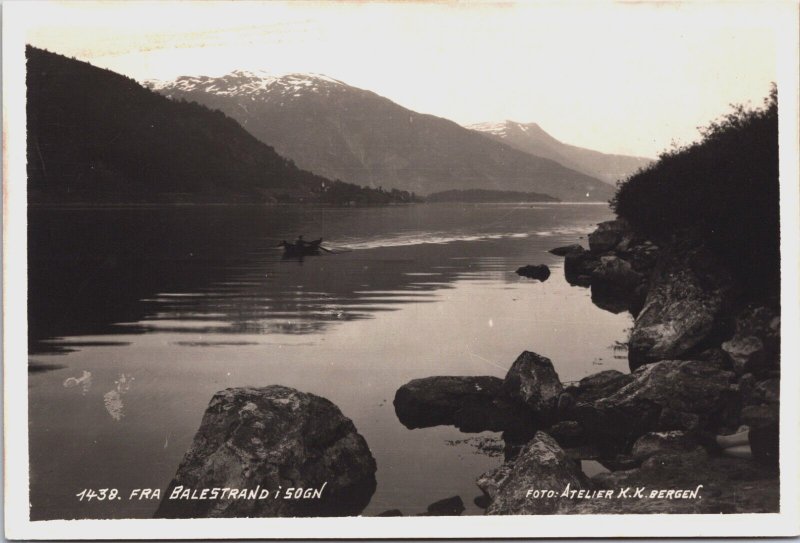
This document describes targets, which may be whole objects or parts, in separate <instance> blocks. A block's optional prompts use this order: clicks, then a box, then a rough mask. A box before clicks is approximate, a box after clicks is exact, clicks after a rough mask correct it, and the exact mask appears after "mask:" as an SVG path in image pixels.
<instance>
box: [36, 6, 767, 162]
mask: <svg viewBox="0 0 800 543" xmlns="http://www.w3.org/2000/svg"><path fill="white" fill-rule="evenodd" d="M775 6H776V4H771V3H768V2H724V3H723V2H700V1H698V2H686V3H683V2H626V3H611V2H557V3H556V2H552V3H551V2H521V3H514V2H509V3H498V2H443V3H408V2H405V3H400V2H356V3H345V2H337V3H334V2H327V3H323V2H287V3H283V2H264V3H262V2H188V1H185V2H177V3H170V2H130V1H127V2H103V3H95V2H55V3H47V4H40V5H39V7H38V8H37V10H36V12H35V13H36V16H35V17H34V18H33V20H32V21H30V26H29V27H28V31H27V40H28V42H29V43H31V44H32V45H36V46H39V47H45V48H47V49H49V50H51V51H55V52H57V53H61V54H65V55H68V56H75V57H77V58H79V59H81V60H86V61H89V62H91V63H92V64H94V65H96V66H102V67H105V68H109V69H111V70H114V71H116V72H120V73H123V74H125V75H128V76H130V77H133V78H134V79H137V80H139V81H144V80H147V79H172V78H174V77H177V76H179V75H209V76H219V75H223V74H225V73H228V72H230V71H232V70H235V69H246V70H265V71H267V72H271V73H275V74H281V73H290V72H314V73H321V74H325V75H328V76H331V77H334V78H336V79H339V80H341V81H343V82H345V83H348V84H350V85H353V86H356V87H360V88H364V89H369V90H371V91H374V92H376V93H378V94H380V95H382V96H385V97H387V98H389V99H391V100H393V101H395V102H397V103H399V104H400V105H402V106H405V107H407V108H409V109H412V110H415V111H418V112H421V113H430V114H433V115H437V116H440V117H445V118H448V119H451V120H453V121H455V122H457V123H460V124H471V123H477V122H485V121H502V120H505V119H510V120H514V121H519V122H536V123H538V124H539V125H540V126H541V127H542V128H544V129H545V130H546V131H547V132H549V133H550V134H551V135H553V136H554V137H556V138H558V139H560V140H562V141H565V142H567V143H571V144H574V145H579V146H582V147H588V148H591V149H597V150H600V151H604V152H613V153H622V154H633V155H640V156H648V157H655V156H657V154H658V153H659V152H661V151H663V150H665V149H668V148H669V147H670V146H671V145H672V144H673V143H677V144H680V143H689V142H691V141H695V140H696V139H698V137H699V135H698V132H697V127H699V126H703V125H705V124H707V123H708V122H709V121H711V120H712V119H715V118H717V117H719V116H720V115H722V114H724V113H726V112H727V111H729V110H730V108H729V104H731V103H745V104H746V103H752V104H753V105H760V104H761V102H762V99H763V98H764V97H765V96H766V95H767V93H768V92H769V86H770V82H772V81H775V80H776V60H775V57H776V41H775V40H776V38H775V29H774V27H773V24H774V21H775V13H776V12H775V10H776V9H777V7H775Z"/></svg>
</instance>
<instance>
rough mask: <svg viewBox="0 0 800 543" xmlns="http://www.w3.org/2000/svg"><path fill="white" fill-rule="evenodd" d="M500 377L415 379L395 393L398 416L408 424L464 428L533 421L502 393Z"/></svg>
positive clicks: (475, 429)
mask: <svg viewBox="0 0 800 543" xmlns="http://www.w3.org/2000/svg"><path fill="white" fill-rule="evenodd" d="M502 388H503V381H502V380H500V379H499V378H497V377H490V376H481V377H456V376H437V377H425V378H423V379H414V380H413V381H410V382H408V383H406V384H405V385H403V386H401V387H400V388H399V389H398V390H397V392H396V393H395V397H394V409H395V413H396V414H397V418H398V419H399V420H400V422H401V423H402V424H403V425H404V426H405V427H406V428H411V429H413V428H427V427H430V426H438V425H453V426H456V427H457V428H459V429H460V430H462V431H464V432H482V431H484V430H494V431H500V430H507V429H510V428H517V427H520V426H525V425H527V424H529V422H530V421H529V419H530V415H529V414H526V413H524V412H522V411H521V410H520V409H518V408H516V407H515V406H513V405H511V403H510V402H508V401H505V400H504V399H503V398H502V397H501V391H502Z"/></svg>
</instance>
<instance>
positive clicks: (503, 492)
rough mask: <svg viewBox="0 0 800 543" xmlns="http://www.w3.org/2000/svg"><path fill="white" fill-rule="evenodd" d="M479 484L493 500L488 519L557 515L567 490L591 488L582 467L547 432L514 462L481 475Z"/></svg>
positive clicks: (526, 448) (525, 449)
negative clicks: (509, 516) (512, 516)
mask: <svg viewBox="0 0 800 543" xmlns="http://www.w3.org/2000/svg"><path fill="white" fill-rule="evenodd" d="M477 484H478V487H480V489H481V490H482V491H483V492H484V494H486V495H487V496H488V498H489V499H490V500H491V503H490V504H489V507H488V508H487V509H486V514H487V515H546V514H553V513H555V512H556V510H557V508H558V504H559V501H561V500H562V499H563V498H561V497H560V495H561V493H562V492H563V491H564V489H565V488H566V487H567V486H569V487H570V489H573V490H580V489H585V488H588V487H589V481H588V479H587V478H586V476H585V475H584V474H583V472H582V471H581V470H580V467H579V466H578V464H577V463H576V462H575V461H574V460H572V459H571V458H569V457H568V456H567V454H566V453H565V452H564V451H563V449H561V447H559V446H558V443H556V441H555V440H554V439H553V438H552V437H550V436H549V435H547V434H546V433H544V432H537V433H536V435H535V436H534V437H533V439H532V440H531V441H530V442H528V443H527V444H526V445H525V447H523V449H522V451H520V453H519V455H518V456H517V457H516V458H515V459H514V460H513V461H511V462H506V463H504V464H503V465H501V466H500V467H498V468H495V469H493V470H491V471H488V472H486V473H484V474H483V475H481V476H480V477H479V478H478V480H477ZM533 492H535V493H536V494H535V495H534V494H533Z"/></svg>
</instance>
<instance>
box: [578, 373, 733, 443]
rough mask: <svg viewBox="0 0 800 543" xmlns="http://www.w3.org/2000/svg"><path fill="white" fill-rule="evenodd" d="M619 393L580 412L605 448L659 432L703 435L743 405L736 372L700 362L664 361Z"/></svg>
mask: <svg viewBox="0 0 800 543" xmlns="http://www.w3.org/2000/svg"><path fill="white" fill-rule="evenodd" d="M631 377H632V380H631V382H629V383H628V384H627V385H625V386H623V387H621V388H619V389H618V390H617V391H616V392H614V393H613V394H611V395H609V396H606V397H601V398H599V399H597V400H595V401H593V402H591V403H580V404H578V406H577V407H576V408H575V411H576V414H577V417H578V420H579V421H580V422H581V424H582V425H583V427H584V428H585V429H586V431H587V432H588V433H590V434H591V436H592V437H594V438H595V439H597V440H598V441H599V442H600V443H603V444H608V445H611V446H617V447H624V446H625V444H628V443H631V442H632V441H633V440H635V439H636V438H638V437H639V436H641V435H643V434H645V433H648V432H654V431H668V430H697V429H701V428H706V427H708V426H709V424H710V423H712V422H717V421H718V420H719V419H720V418H721V417H723V416H724V414H725V413H726V412H727V411H728V410H730V409H731V407H732V406H735V405H737V404H738V394H737V391H736V388H737V387H736V386H735V382H734V379H735V375H734V374H733V372H729V371H724V370H721V369H719V368H717V367H714V366H712V365H709V364H707V363H706V362H704V361H699V360H664V361H661V362H656V363H654V364H649V365H647V366H644V367H642V368H639V369H638V370H636V371H635V372H634V373H633V374H632V376H631Z"/></svg>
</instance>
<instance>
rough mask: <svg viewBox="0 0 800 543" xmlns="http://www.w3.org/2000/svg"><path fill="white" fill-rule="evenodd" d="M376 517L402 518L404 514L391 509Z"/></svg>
mask: <svg viewBox="0 0 800 543" xmlns="http://www.w3.org/2000/svg"><path fill="white" fill-rule="evenodd" d="M375 516H376V517H402V516H403V512H402V511H400V510H399V509H389V510H387V511H384V512H382V513H378V514H377V515H375Z"/></svg>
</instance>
